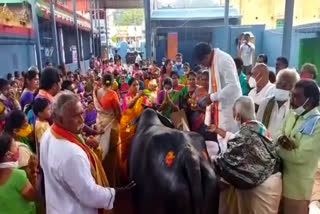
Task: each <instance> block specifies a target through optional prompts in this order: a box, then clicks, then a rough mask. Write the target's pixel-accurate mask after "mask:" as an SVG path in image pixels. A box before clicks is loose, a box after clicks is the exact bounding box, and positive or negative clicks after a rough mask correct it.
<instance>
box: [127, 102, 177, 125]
mask: <svg viewBox="0 0 320 214" xmlns="http://www.w3.org/2000/svg"><path fill="white" fill-rule="evenodd" d="M140 124H141V125H147V126H151V125H164V126H166V127H168V128H172V129H174V128H175V127H174V125H173V123H172V122H171V120H169V119H168V118H167V117H165V116H163V115H162V114H161V113H159V112H158V111H155V110H154V109H152V108H147V107H146V108H145V109H144V110H143V112H142V113H141V114H140V116H139V117H137V118H135V119H134V120H132V121H131V123H130V125H140Z"/></svg>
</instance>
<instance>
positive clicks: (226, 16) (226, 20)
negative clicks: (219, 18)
mask: <svg viewBox="0 0 320 214" xmlns="http://www.w3.org/2000/svg"><path fill="white" fill-rule="evenodd" d="M229 5H230V2H229V0H225V1H224V33H225V37H224V38H225V48H226V49H225V51H226V52H229V51H230V35H229Z"/></svg>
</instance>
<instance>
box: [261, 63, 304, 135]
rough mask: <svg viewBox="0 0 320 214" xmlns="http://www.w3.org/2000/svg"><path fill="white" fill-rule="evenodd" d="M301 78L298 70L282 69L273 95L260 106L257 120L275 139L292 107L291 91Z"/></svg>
mask: <svg viewBox="0 0 320 214" xmlns="http://www.w3.org/2000/svg"><path fill="white" fill-rule="evenodd" d="M299 79H300V78H299V75H298V73H297V71H296V70H294V69H284V70H281V71H280V72H279V73H278V75H277V81H276V86H275V88H274V89H273V92H272V95H271V96H270V97H267V98H266V99H264V100H263V101H262V102H261V104H260V106H259V110H258V113H257V120H259V121H260V122H262V123H263V124H264V125H265V126H266V128H267V129H268V130H269V131H270V133H271V137H272V139H274V140H275V139H276V138H277V133H278V130H279V128H280V125H281V123H282V121H283V120H284V118H285V116H286V114H287V113H288V111H289V109H290V91H291V90H292V89H293V87H294V85H295V84H296V82H298V80H299Z"/></svg>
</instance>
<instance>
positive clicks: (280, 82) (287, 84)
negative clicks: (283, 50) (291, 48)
mask: <svg viewBox="0 0 320 214" xmlns="http://www.w3.org/2000/svg"><path fill="white" fill-rule="evenodd" d="M299 80H300V77H299V74H298V72H297V71H296V70H295V69H290V68H285V69H283V70H280V71H279V73H278V75H277V81H276V88H278V89H283V90H287V91H291V90H292V89H293V87H294V85H295V84H296V83H297V82H298V81H299Z"/></svg>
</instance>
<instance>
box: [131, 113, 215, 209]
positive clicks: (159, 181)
mask: <svg viewBox="0 0 320 214" xmlns="http://www.w3.org/2000/svg"><path fill="white" fill-rule="evenodd" d="M136 122H137V128H136V133H135V135H134V137H133V139H132V141H131V146H130V152H129V159H128V165H129V177H130V179H132V180H134V181H135V182H136V183H137V186H136V187H135V189H134V191H133V202H134V206H135V213H136V214H215V213H218V201H219V196H218V194H219V193H218V185H217V178H216V175H215V173H214V170H213V168H212V167H211V164H210V161H209V160H208V153H207V150H206V146H205V142H204V139H203V138H202V137H201V136H200V135H199V134H197V133H194V132H182V131H179V130H176V129H173V125H172V124H171V122H170V121H169V120H168V119H166V118H165V117H163V116H162V115H160V114H158V113H157V112H156V111H154V110H152V109H145V110H144V111H143V112H142V114H141V115H140V117H139V119H138V120H137V121H136ZM163 124H165V125H166V126H165V125H163ZM169 127H170V128H169Z"/></svg>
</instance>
